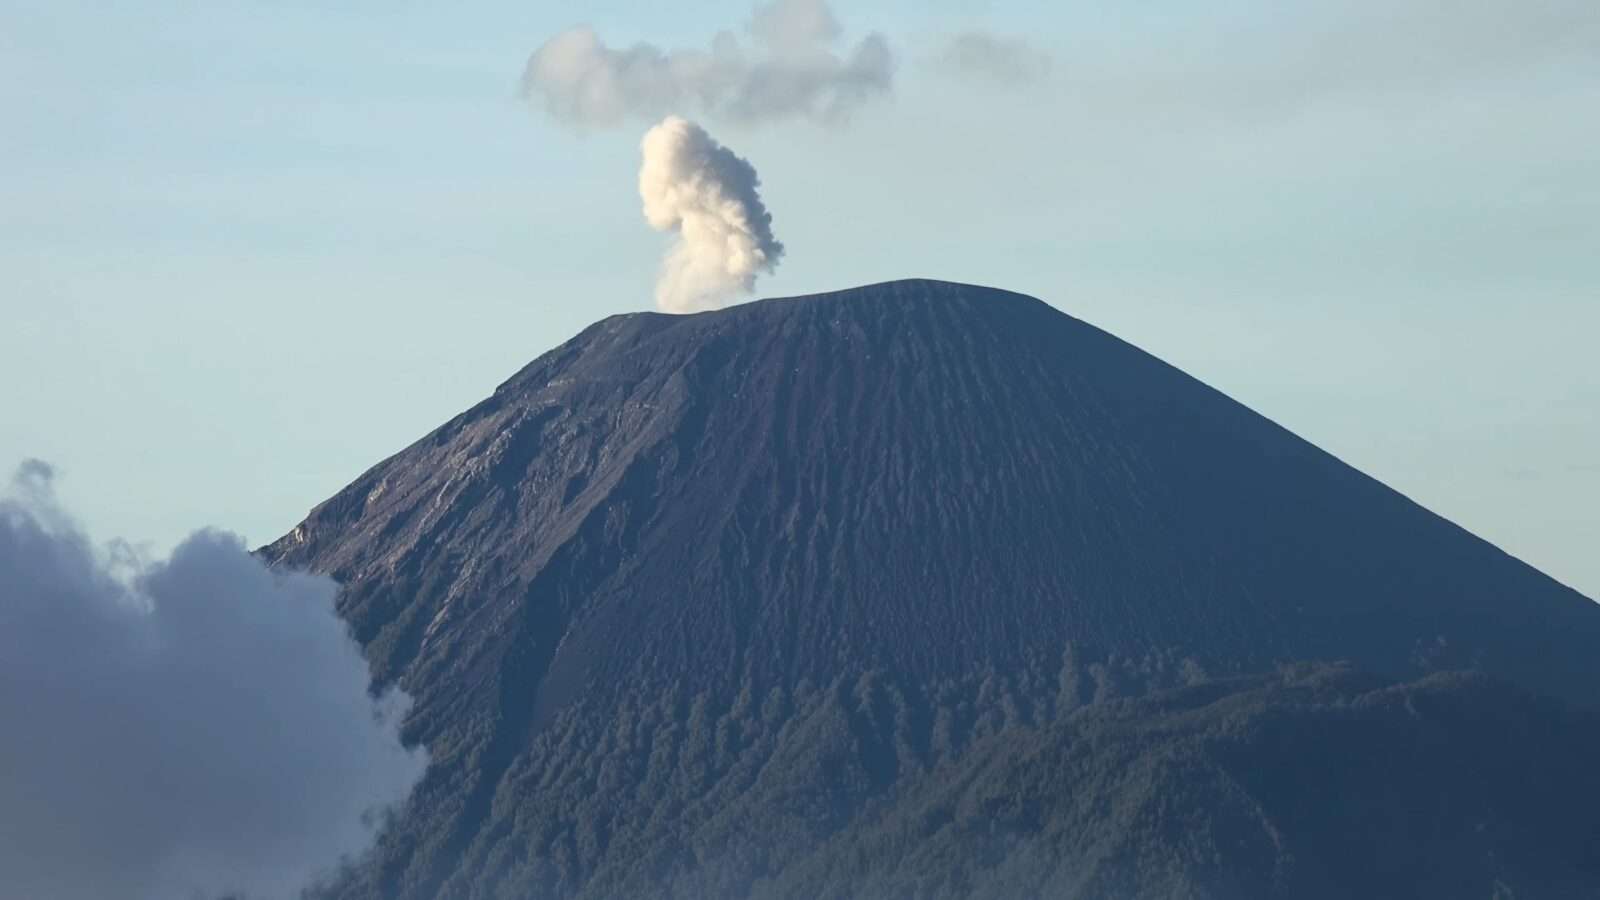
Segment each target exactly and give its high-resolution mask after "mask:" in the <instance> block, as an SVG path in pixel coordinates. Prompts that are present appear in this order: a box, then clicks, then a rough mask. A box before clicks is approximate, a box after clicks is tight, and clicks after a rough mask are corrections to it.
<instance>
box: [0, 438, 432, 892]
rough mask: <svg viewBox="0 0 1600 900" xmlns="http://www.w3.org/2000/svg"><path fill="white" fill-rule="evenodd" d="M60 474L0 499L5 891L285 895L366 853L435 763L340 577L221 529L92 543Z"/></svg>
mask: <svg viewBox="0 0 1600 900" xmlns="http://www.w3.org/2000/svg"><path fill="white" fill-rule="evenodd" d="M52 478H53V473H52V471H51V469H50V467H49V466H48V465H46V464H44V463H41V462H37V461H31V462H28V463H24V464H23V466H22V468H21V469H20V470H19V471H18V473H17V476H16V478H15V479H14V480H13V482H12V485H11V489H10V491H9V492H8V493H6V494H5V495H4V496H0V721H3V722H4V723H5V724H4V728H5V739H4V740H0V893H3V894H4V895H5V896H8V897H10V896H15V897H32V898H40V900H103V898H107V897H121V898H130V900H171V898H184V900H188V898H191V897H195V898H202V897H203V898H215V897H220V896H242V897H250V898H265V900H279V898H291V897H295V896H298V894H299V891H300V889H301V888H303V887H304V886H306V885H307V884H308V883H309V882H310V881H312V880H313V879H315V878H317V877H318V876H319V875H322V874H325V873H328V872H329V871H331V870H332V869H333V868H334V867H336V866H337V865H338V864H339V863H340V861H341V860H342V859H345V858H350V857H352V856H354V855H357V854H360V853H361V852H363V851H364V850H366V849H367V848H368V847H369V845H370V843H371V841H372V839H373V836H374V832H375V829H376V827H377V826H378V825H379V824H380V820H381V818H382V816H383V815H384V813H385V812H386V811H387V810H390V809H393V808H394V807H395V806H396V805H397V804H399V803H401V802H403V801H404V799H405V797H406V796H407V795H408V794H409V792H410V790H411V788H412V787H413V785H415V783H416V782H417V780H418V779H419V778H420V777H421V775H422V772H423V769H424V768H425V766H426V759H425V756H424V754H423V753H422V751H420V750H415V749H407V748H405V747H403V746H402V745H401V742H400V739H399V732H398V729H399V722H400V719H401V718H402V716H403V714H404V713H405V711H406V709H407V707H408V705H409V702H410V701H409V699H408V698H407V697H406V696H405V695H403V694H401V693H398V692H396V691H390V692H388V693H386V694H384V695H382V696H381V697H378V698H376V699H375V698H374V697H372V696H371V695H370V693H369V691H370V682H369V676H368V671H367V666H366V663H365V661H364V660H363V659H362V657H361V653H360V650H359V648H358V647H357V646H356V644H355V642H354V641H353V640H352V639H351V638H350V636H349V634H348V632H347V630H346V628H345V626H344V624H343V623H342V622H341V621H340V620H339V619H338V617H337V616H336V615H335V613H334V609H333V599H334V596H335V593H336V591H337V585H335V584H334V583H333V582H332V581H330V580H328V579H326V578H321V577H317V576H312V575H306V574H300V573H281V572H275V571H271V570H268V569H267V568H266V567H265V566H263V565H262V564H261V563H260V562H259V561H257V560H256V559H255V558H254V557H252V556H251V555H250V554H249V553H248V552H247V551H246V550H245V547H244V545H243V543H242V541H241V540H240V539H239V538H237V537H235V536H233V535H229V534H225V533H223V532H218V531H201V532H197V533H196V534H194V535H193V536H191V537H190V538H189V539H188V540H186V541H185V542H184V543H183V544H182V545H181V546H179V547H178V548H177V550H175V551H174V552H173V554H172V556H171V558H170V559H167V560H165V561H161V562H156V563H148V562H144V561H142V560H140V559H138V558H137V556H136V554H134V553H133V552H131V551H130V550H129V549H128V548H127V547H125V546H113V547H111V548H107V549H102V548H98V547H96V546H94V545H93V543H92V542H91V541H90V540H89V539H88V537H87V536H86V535H85V534H84V532H83V530H82V528H81V527H79V526H78V525H77V523H76V522H75V521H74V520H73V518H72V517H71V516H70V515H69V514H68V513H67V512H65V511H64V510H63V509H62V508H61V506H60V504H59V503H58V502H57V500H56V498H55V495H54V492H53V490H52Z"/></svg>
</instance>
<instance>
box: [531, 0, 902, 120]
mask: <svg viewBox="0 0 1600 900" xmlns="http://www.w3.org/2000/svg"><path fill="white" fill-rule="evenodd" d="M745 32H746V37H745V39H743V40H741V38H740V37H739V36H737V35H735V34H734V33H733V32H730V31H723V32H720V33H718V34H717V35H716V37H715V38H713V39H712V41H711V44H710V47H709V48H708V49H704V50H663V49H661V48H660V47H657V46H655V45H653V44H648V43H639V44H635V45H633V46H632V47H628V48H622V49H619V48H614V47H611V46H608V45H607V44H606V43H605V42H604V41H603V40H602V39H601V38H600V36H599V35H598V34H597V33H596V32H595V30H594V29H593V28H590V27H588V26H578V27H574V28H569V29H567V30H566V31H564V32H562V33H561V34H558V35H556V36H555V37H553V38H551V39H550V40H549V41H547V42H546V43H545V44H544V46H542V47H540V48H539V49H538V50H537V51H535V52H534V54H533V56H532V57H531V58H530V59H529V60H528V66H527V70H526V71H525V73H524V75H523V81H522V92H523V96H524V97H526V98H527V99H529V100H530V101H536V102H539V103H540V104H541V105H542V106H543V107H544V108H545V110H546V111H547V112H549V113H550V115H552V116H554V117H555V118H556V119H558V120H560V121H562V122H564V123H566V124H568V125H571V126H574V127H579V128H596V127H600V128H603V127H609V126H615V125H618V124H621V123H622V122H624V121H626V120H628V119H654V118H657V117H659V116H662V115H664V114H666V113H668V112H671V111H674V110H693V111H694V112H696V113H698V114H700V115H704V116H711V117H717V118H722V119H726V120H728V121H735V122H763V121H771V120H778V119H792V118H808V119H812V120H816V121H820V122H824V123H836V122H840V121H843V120H845V119H847V118H848V117H849V115H850V114H851V113H852V112H853V111H854V110H855V109H857V108H858V107H860V106H861V105H862V104H863V103H865V102H867V101H869V100H871V99H873V98H874V97H878V96H882V95H885V94H887V93H889V90H890V88H891V84H892V81H893V74H894V56H893V54H892V53H891V52H890V50H889V44H888V41H887V40H885V39H884V37H883V36H882V35H881V34H877V33H873V34H869V35H867V36H866V37H865V38H863V39H861V41H859V42H858V43H856V44H855V45H854V46H853V47H849V48H840V47H839V46H838V45H839V43H840V39H841V37H842V35H843V30H842V29H841V28H840V26H839V22H838V20H837V19H835V18H834V15H833V12H832V10H830V9H829V7H828V4H827V3H826V2H825V0H773V2H771V3H766V4H762V5H760V6H758V7H756V10H755V13H754V15H753V16H752V18H751V20H750V22H749V23H748V24H747V25H746V27H745Z"/></svg>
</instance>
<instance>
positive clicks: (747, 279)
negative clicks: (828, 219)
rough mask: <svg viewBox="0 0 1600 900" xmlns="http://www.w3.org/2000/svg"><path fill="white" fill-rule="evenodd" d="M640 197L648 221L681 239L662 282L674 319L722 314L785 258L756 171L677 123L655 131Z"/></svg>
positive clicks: (661, 302)
mask: <svg viewBox="0 0 1600 900" xmlns="http://www.w3.org/2000/svg"><path fill="white" fill-rule="evenodd" d="M641 150H642V151H643V156H644V162H643V165H642V166H641V167H640V169H639V196H640V198H641V199H642V200H643V201H644V217H645V221H646V222H648V223H649V224H650V227H651V228H654V229H656V230H657V231H665V232H671V233H673V234H675V235H676V236H677V239H676V241H675V242H674V243H673V245H672V248H671V249H670V250H668V251H667V256H666V259H665V260H663V262H662V265H661V273H660V276H659V278H658V279H657V282H656V304H657V305H658V306H660V308H661V309H662V310H664V311H666V312H676V313H687V312H699V311H702V310H707V309H715V308H717V307H719V306H721V305H722V304H723V303H724V302H726V301H727V300H728V299H730V298H731V297H734V296H735V295H739V294H749V293H750V292H751V291H753V290H754V289H755V282H756V276H758V275H760V274H762V273H764V272H765V273H770V272H772V271H773V269H774V268H775V267H776V266H777V264H778V261H779V260H780V259H781V258H782V257H783V252H784V251H783V244H781V243H779V242H778V240H777V239H776V238H775V237H774V236H773V233H772V214H771V213H769V212H767V209H766V206H765V205H764V204H763V203H762V202H761V195H760V193H759V192H758V190H757V189H758V187H759V186H760V183H761V180H760V178H759V177H758V176H757V175H756V170H755V167H754V166H752V165H751V164H750V163H749V162H748V161H746V160H744V159H743V158H741V157H739V156H738V155H737V154H735V153H734V152H733V151H731V150H729V149H728V148H727V147H724V146H722V145H721V144H719V143H717V142H716V140H715V139H713V138H712V137H711V135H709V134H707V133H706V131H705V129H703V128H701V127H700V126H699V125H696V124H695V123H693V122H690V121H688V120H686V119H682V118H679V117H677V116H669V117H668V118H666V119H665V120H664V121H662V122H661V123H660V124H659V125H656V126H655V127H654V128H651V129H650V131H649V132H648V133H646V134H645V136H644V143H643V144H642V146H641Z"/></svg>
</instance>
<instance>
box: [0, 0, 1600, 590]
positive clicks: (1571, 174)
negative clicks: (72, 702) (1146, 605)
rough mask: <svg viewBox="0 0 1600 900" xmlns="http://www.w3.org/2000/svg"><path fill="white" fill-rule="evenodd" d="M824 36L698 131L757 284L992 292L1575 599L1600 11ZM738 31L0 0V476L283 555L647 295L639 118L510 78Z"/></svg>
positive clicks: (1592, 379) (1589, 381) (1599, 241)
mask: <svg viewBox="0 0 1600 900" xmlns="http://www.w3.org/2000/svg"><path fill="white" fill-rule="evenodd" d="M657 7H659V8H657ZM833 12H834V14H835V15H836V17H837V20H838V22H839V24H840V26H841V28H842V34H841V35H839V38H838V40H839V46H840V47H841V48H848V47H851V46H855V45H856V44H857V43H858V42H859V41H861V40H863V39H865V38H866V37H867V36H868V35H869V34H873V33H876V34H879V35H881V37H882V39H883V41H884V42H885V43H886V45H887V47H888V49H889V51H890V52H891V53H892V60H893V66H892V86H891V87H889V88H888V89H886V90H883V91H881V92H877V93H874V94H873V95H871V96H868V97H866V98H865V99H863V100H862V101H861V102H860V103H857V104H854V105H853V106H851V108H850V109H849V110H848V111H847V113H846V114H842V115H837V116H825V117H818V116H809V117H808V116H772V117H761V116H747V115H737V114H732V113H728V112H727V111H726V110H724V111H722V112H721V113H719V112H718V111H716V110H712V111H711V112H710V113H708V114H706V115H704V116H703V117H700V118H699V121H700V122H701V124H703V125H704V126H705V127H706V128H707V129H708V130H709V132H710V133H711V134H712V135H714V136H715V138H716V139H717V140H718V141H721V142H722V143H723V144H725V145H726V146H728V147H729V148H731V149H732V150H733V151H735V152H737V153H738V154H739V155H740V156H743V157H744V158H746V159H748V160H749V161H750V162H751V163H752V164H753V165H754V167H755V169H756V170H758V172H759V175H760V179H761V186H760V190H761V196H762V199H763V201H764V203H765V206H766V208H767V209H768V210H770V211H771V214H772V217H773V218H772V226H773V229H774V231H775V234H776V238H777V239H779V240H781V241H782V244H783V247H784V248H785V252H784V254H783V257H782V261H781V264H780V265H778V266H777V268H776V270H775V271H774V272H773V273H772V274H770V275H766V274H763V275H762V276H761V277H760V278H759V280H758V283H757V286H756V290H757V293H758V294H759V295H762V296H780V295H792V294H801V293H807V292H812V291H819V290H827V289H833V288H839V287H844V286H849V285H854V284H861V283H868V282H875V281H883V280H888V279H893V278H902V277H930V278H944V279H950V280H957V281H967V282H975V283H982V284H989V285H994V286H998V287H1004V288H1008V289H1011V290H1016V291H1021V292H1024V293H1029V294H1033V295H1035V296H1038V297H1040V298H1042V299H1044V300H1047V301H1048V302H1050V303H1052V304H1053V305H1055V306H1056V307H1058V308H1060V309H1062V310H1064V311H1065V312H1068V313H1070V314H1072V315H1074V316H1077V317H1079V318H1082V319H1085V320H1087V321H1089V322H1091V323H1093V324H1095V325H1098V326H1100V327H1102V328H1104V329H1106V330H1108V331H1110V332H1112V333H1114V334H1116V335H1118V336H1119V337H1122V338H1123V339H1125V340H1128V341H1130V342H1132V343H1134V344H1136V345H1138V346H1140V347H1142V348H1144V349H1146V350H1148V351H1150V352H1152V353H1154V354H1156V355H1157V356H1160V357H1162V358H1163V359H1166V360H1167V361H1168V362H1171V363H1173V364H1174V365H1177V366H1178V367H1180V368H1182V369H1184V370H1186V371H1188V372H1190V373H1191V374H1193V375H1195V376H1196V377H1198V378H1200V379H1201V380H1203V381H1206V382H1208V383H1210V384H1212V385H1214V386H1216V387H1218V388H1219V389H1221V390H1223V391H1225V392H1227V393H1228V394H1230V395H1232V396H1233V397H1235V398H1237V399H1239V400H1240V401H1242V402H1244V403H1246V404H1247V405H1249V406H1251V407H1252V408H1254V409H1256V410H1258V411H1259V412H1262V413H1263V414H1265V415H1267V416H1268V417H1270V418H1272V419H1274V420H1276V421H1278V422H1279V423H1281V424H1283V425H1285V426H1287V427H1289V428H1290V429H1292V430H1294V431H1295V432H1297V433H1299V434H1300V435H1302V436H1303V437H1305V438H1307V439H1309V440H1311V441H1312V442H1314V443H1316V444H1318V445H1320V446H1322V447H1324V448H1325V449H1328V450H1329V451H1331V452H1333V453H1334V454H1336V455H1338V456H1340V457H1341V458H1343V459H1344V460H1346V461H1347V462H1349V463H1351V464H1353V465H1355V466H1356V467H1358V468H1360V469H1362V470H1364V471H1366V472H1368V473H1369V474H1371V475H1373V476H1375V477H1377V478H1379V479H1380V480H1382V481H1384V482H1386V483H1388V484H1390V485H1391V486H1393V487H1395V488H1397V489H1398V490H1400V491H1401V492H1403V493H1405V494H1407V495H1408V496H1410V497H1412V498H1413V499H1415V500H1417V501H1418V502H1420V503H1422V504H1423V505H1425V506H1427V507H1429V508H1431V509H1433V510H1434V511H1436V512H1438V513H1440V514H1441V515H1444V516H1446V517H1447V518H1450V519H1452V520H1454V521H1456V522H1458V523H1460V524H1462V525H1463V526H1465V527H1467V528H1468V529H1469V530H1471V531H1473V532H1475V533H1477V534H1479V535H1481V536H1483V537H1484V538H1486V539H1488V540H1490V541H1491V542H1493V543H1495V544H1497V545H1499V546H1501V547H1503V548H1504V549H1506V550H1507V551H1508V552H1511V553H1513V554H1514V555H1517V556H1519V557H1521V558H1522V559H1525V560H1527V561H1528V562H1530V563H1532V564H1533V565H1535V566H1538V567H1539V568H1542V569H1544V570H1545V571H1547V572H1549V573H1550V574H1551V575H1553V576H1554V577H1556V578H1557V579H1559V580H1561V581H1563V582H1566V583H1568V584H1570V585H1572V586H1574V587H1576V588H1578V589H1579V590H1581V591H1583V592H1585V593H1587V594H1588V595H1590V596H1591V597H1600V553H1597V552H1595V548H1596V547H1597V546H1600V367H1597V366H1596V365H1595V364H1594V362H1593V360H1594V355H1595V341H1596V335H1600V252H1597V250H1600V158H1597V157H1600V116H1597V115H1595V113H1594V111H1595V110H1596V109H1600V5H1597V4H1595V3H1594V2H1593V0H1457V2H1452V3H1443V2H1440V0H1386V2H1381V3H1380V2H1376V0H1337V2H1334V0H1308V2H1303V3H1295V4H1282V3H1270V2H1254V0H1241V2H1230V3H1200V2H1192V0H1183V2H1178V0H1155V2H1149V3H1138V4H1129V3H1120V2H1119V3H1112V2H1104V3H1086V2H1079V3H1059V2H1049V3H1046V2H1016V3H1007V4H999V3H991V4H982V3H972V2H960V3H957V2H943V0H931V2H930V0H920V2H910V0H904V2H902V0H895V2H882V3H865V2H863V3H845V2H842V0H841V2H838V3H835V4H834V6H833ZM751 13H752V4H750V3H748V2H683V3H676V4H661V5H649V6H647V5H645V4H639V3H637V2H621V0H589V2H585V3H582V4H578V3H569V4H558V3H549V2H537V3H532V2H527V0H521V2H511V0H463V2H458V3H451V4H440V3H428V4H424V3H420V2H407V0H385V2H381V3H380V2H372V0H348V2H344V3H338V4H334V3H327V2H322V3H313V2H308V0H277V2H270V3H269V2H246V0H205V2H201V0H159V2H152V0H138V2H134V0H95V2H87V0H0V108H3V109H4V111H5V114H6V115H5V125H4V126H3V128H0V276H3V277H4V284H5V290H4V293H3V294H0V380H3V382H4V383H5V384H7V385H9V386H10V387H9V388H8V390H7V391H6V392H5V393H4V395H0V396H3V404H0V413H3V414H0V468H5V469H9V468H12V467H14V466H15V465H16V464H18V463H19V462H21V461H22V460H23V459H25V458H29V457H37V458H41V459H45V460H48V461H50V463H51V464H52V465H53V466H54V467H55V471H56V478H55V479H54V486H55V490H56V491H58V492H59V494H60V496H61V498H62V502H63V503H64V504H65V505H67V506H69V507H71V508H73V509H74V510H76V511H77V512H78V514H79V515H80V516H81V517H82V518H83V520H84V523H85V527H86V528H87V529H88V531H89V533H91V534H92V535H93V536H94V537H95V538H96V539H101V540H104V539H109V538H112V537H116V536H120V537H124V538H127V539H129V540H132V541H135V542H144V543H145V545H146V546H147V547H149V548H152V549H153V550H154V551H156V552H161V551H164V550H165V549H168V548H170V547H172V546H174V545H175V544H177V543H178V542H179V540H180V539H182V538H183V536H184V535H186V534H188V533H189V532H191V531H193V530H194V529H195V528H197V527H200V526H206V525H217V526H223V527H226V528H229V529H232V530H234V531H237V532H240V533H242V534H243V535H244V536H245V537H246V539H247V540H249V541H251V542H252V543H257V544H259V543H265V542H267V541H269V540H271V539H273V538H275V537H277V536H278V535H280V534H282V533H284V532H286V531H288V530H289V529H290V528H292V527H293V526H294V525H295V524H296V523H297V522H298V521H299V520H300V519H301V518H302V517H303V516H304V515H305V513H306V512H307V511H308V510H309V509H310V508H311V507H312V506H313V505H314V504H316V503H317V502H319V501H320V500H322V499H325V498H326V497H328V496H330V495H331V494H333V493H334V492H335V491H337V490H338V489H339V488H340V487H342V486H343V485H345V484H346V483H348V482H349V481H351V480H352V479H354V478H355V477H356V476H357V475H359V474H360V473H361V472H362V471H363V470H365V469H366V468H367V467H369V466H370V465H372V464H374V463H376V462H377V461H379V460H380V459H382V458H384V457H385V456H387V455H388V454H390V453H393V452H395V451H397V450H399V449H400V448H401V447H403V446H405V445H406V444H408V443H410V442H411V441H413V440H415V439H416V438H418V437H420V436H422V435H423V434H425V433H426V432H428V431H429V430H431V429H432V428H433V427H435V426H436V425H438V424H440V423H441V422H443V421H444V420H445V419H447V418H449V417H450V416H451V415H453V414H455V413H457V412H459V411H461V410H462V409H464V408H466V407H467V406H469V405H471V404H472V403H473V402H475V401H477V400H478V399H481V398H482V397H484V396H485V395H487V394H488V393H489V392H490V391H492V390H493V388H494V387H495V385H497V384H498V383H499V382H500V381H502V380H503V379H505V378H506V377H508V376H509V375H510V374H511V373H513V372H514V371H516V370H517V369H518V368H520V367H521V366H522V365H524V364H525V363H527V362H528V361H530V360H532V359H533V358H534V357H536V356H538V355H539V354H540V353H542V352H544V351H545V350H548V349H550V348H551V347H553V346H555V345H556V344H558V343H559V342H561V341H562V340H564V339H566V338H567V337H569V336H571V335H572V334H573V333H575V332H576V331H578V330H579V329H580V328H582V327H583V326H584V325H586V324H588V323H590V322H592V321H594V320H596V319H598V318H601V317H603V316H606V315H611V314H614V313H622V312H633V311H640V310H646V309H651V308H653V307H654V302H655V299H654V298H655V279H656V273H657V269H658V267H659V266H660V264H661V259H662V254H663V252H664V251H665V249H666V246H667V241H668V238H667V237H666V236H664V235H662V234H660V233H658V232H657V231H655V230H652V228H650V227H649V226H648V225H647V224H646V222H645V220H644V217H643V214H642V212H641V200H640V196H639V184H638V169H639V154H640V139H641V138H642V137H643V135H644V133H645V130H646V129H647V128H648V127H649V126H650V125H651V124H652V121H651V120H650V119H649V118H647V117H644V116H643V115H642V113H641V115H640V116H637V117H635V116H632V115H631V114H619V115H618V116H617V117H616V118H617V121H598V120H597V121H573V120H572V119H571V117H568V118H566V119H563V118H562V117H561V116H556V115H551V114H550V112H549V110H548V108H547V107H546V106H545V105H544V104H543V103H541V102H539V99H538V98H537V97H535V98H533V99H532V100H530V99H529V98H527V97H524V96H523V90H522V88H521V82H522V78H523V71H524V67H525V66H526V64H527V62H528V59H529V56H530V54H531V53H533V51H535V50H536V49H537V48H539V47H540V46H542V45H543V44H544V43H545V42H546V41H547V40H549V39H551V38H552V37H554V36H556V35H558V34H561V33H562V32H563V31H564V30H566V29H568V28H571V27H573V26H578V25H587V26H590V27H592V29H593V32H594V34H596V35H598V36H599V37H600V38H601V39H603V40H604V41H605V42H606V43H607V44H608V45H610V46H613V47H627V46H631V45H633V44H634V43H635V42H639V41H648V42H651V43H652V44H654V45H657V46H659V47H661V48H664V49H671V48H680V47H683V48H696V47H697V48H702V49H704V48H708V47H710V46H711V41H712V38H713V36H714V35H715V34H717V33H718V32H721V31H728V32H730V33H733V34H743V33H744V29H745V25H746V23H747V22H748V21H749V20H750V18H751ZM745 40H746V41H747V43H748V38H747V37H746V38H745ZM667 111H679V110H667ZM681 112H683V113H685V114H689V115H693V114H695V113H696V112H697V111H696V110H681ZM657 118H659V117H657Z"/></svg>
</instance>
